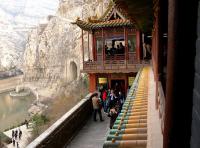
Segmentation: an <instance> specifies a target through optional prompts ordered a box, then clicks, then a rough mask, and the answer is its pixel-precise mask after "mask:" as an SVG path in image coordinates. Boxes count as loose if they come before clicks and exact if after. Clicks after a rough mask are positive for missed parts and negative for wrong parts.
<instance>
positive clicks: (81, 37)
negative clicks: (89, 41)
mask: <svg viewBox="0 0 200 148" xmlns="http://www.w3.org/2000/svg"><path fill="white" fill-rule="evenodd" d="M81 39H82V58H83V59H82V62H83V68H84V40H83V29H82V30H81Z"/></svg>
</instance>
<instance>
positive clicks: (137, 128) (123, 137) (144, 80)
mask: <svg viewBox="0 0 200 148" xmlns="http://www.w3.org/2000/svg"><path fill="white" fill-rule="evenodd" d="M148 77H149V68H148V67H145V68H143V69H142V70H140V71H139V72H138V74H137V77H136V79H135V81H134V83H133V85H132V87H131V88H130V91H129V94H128V96H127V98H126V101H125V103H124V105H123V108H122V110H121V113H120V114H119V115H118V117H117V119H116V121H115V124H114V126H113V128H112V129H111V130H110V132H109V134H108V136H107V140H106V141H105V142H104V146H103V148H146V147H147V108H148V107H147V106H148Z"/></svg>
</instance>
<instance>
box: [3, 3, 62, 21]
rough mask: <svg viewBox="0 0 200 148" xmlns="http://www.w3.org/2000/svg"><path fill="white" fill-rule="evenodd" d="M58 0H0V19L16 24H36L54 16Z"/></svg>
mask: <svg viewBox="0 0 200 148" xmlns="http://www.w3.org/2000/svg"><path fill="white" fill-rule="evenodd" d="M58 4H59V0H0V17H1V19H8V20H9V21H12V22H14V23H17V24H20V23H22V24H24V23H28V24H35V23H36V24H37V23H38V22H40V20H41V19H43V18H44V17H46V16H48V15H49V14H55V13H56V10H57V8H58Z"/></svg>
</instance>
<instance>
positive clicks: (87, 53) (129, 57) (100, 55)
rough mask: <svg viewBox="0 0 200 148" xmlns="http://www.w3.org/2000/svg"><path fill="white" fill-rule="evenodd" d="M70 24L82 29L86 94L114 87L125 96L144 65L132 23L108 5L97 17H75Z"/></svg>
mask: <svg viewBox="0 0 200 148" xmlns="http://www.w3.org/2000/svg"><path fill="white" fill-rule="evenodd" d="M74 24H76V25H78V26H79V27H80V28H81V29H82V60H83V61H82V62H83V70H82V72H83V73H88V74H89V82H90V86H89V91H90V92H94V91H95V90H98V88H100V87H104V88H105V89H114V87H116V85H118V87H119V88H120V89H121V91H122V93H124V94H126V92H127V90H128V88H129V87H130V86H131V85H132V83H133V80H134V77H135V75H136V72H138V70H139V69H140V67H142V66H144V64H147V62H146V63H145V62H144V61H142V60H141V50H142V48H141V44H142V43H141V32H140V30H139V29H138V28H137V25H136V23H135V22H134V21H131V20H129V19H128V17H127V16H126V14H125V13H123V11H122V9H120V8H118V7H116V5H115V3H113V2H112V3H110V4H109V6H108V9H107V10H106V11H105V13H104V14H103V15H102V16H101V17H100V18H98V19H97V18H96V19H94V18H93V19H91V18H89V19H88V20H87V21H84V20H80V19H79V18H78V19H77V20H76V22H75V23H74ZM84 35H86V36H87V37H84ZM85 40H86V41H85ZM85 44H88V45H87V48H85ZM90 46H91V48H90Z"/></svg>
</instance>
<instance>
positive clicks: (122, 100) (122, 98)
mask: <svg viewBox="0 0 200 148" xmlns="http://www.w3.org/2000/svg"><path fill="white" fill-rule="evenodd" d="M119 101H120V111H121V109H122V106H123V104H124V101H125V98H124V95H123V94H122V92H121V91H120V92H119Z"/></svg>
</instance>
